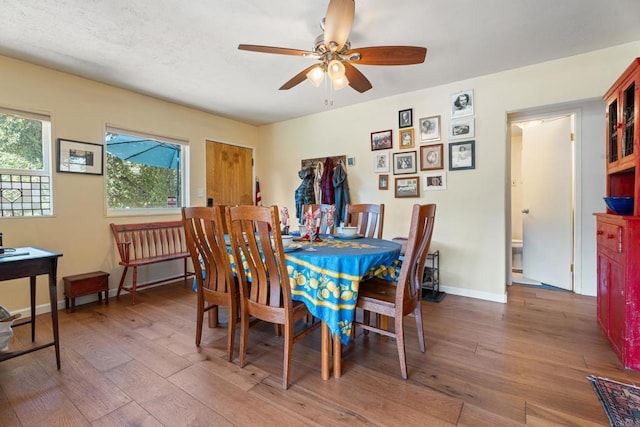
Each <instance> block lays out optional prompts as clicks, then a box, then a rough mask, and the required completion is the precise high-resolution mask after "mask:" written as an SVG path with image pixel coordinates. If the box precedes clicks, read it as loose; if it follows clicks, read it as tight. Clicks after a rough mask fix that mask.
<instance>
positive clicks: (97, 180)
mask: <svg viewBox="0 0 640 427" xmlns="http://www.w3.org/2000/svg"><path fill="white" fill-rule="evenodd" d="M0 94H1V96H0V105H2V106H3V107H7V108H15V109H19V110H25V111H35V112H43V113H45V114H50V115H51V121H52V137H53V141H55V139H56V138H59V137H63V138H68V139H73V140H79V141H86V142H93V143H98V144H100V143H103V141H104V131H105V123H109V124H113V125H116V126H119V127H122V128H124V129H132V130H138V131H143V132H144V131H146V132H151V133H155V134H160V135H164V136H170V137H176V138H180V139H184V140H187V141H189V150H190V164H191V168H190V176H189V179H190V181H191V188H190V196H191V197H190V204H191V205H194V206H198V205H199V206H204V205H205V199H204V198H198V197H196V195H197V193H196V190H197V188H204V187H205V183H206V180H205V146H204V141H205V139H207V138H208V139H212V140H216V141H226V142H231V143H238V144H242V145H245V146H252V147H255V146H256V142H257V141H258V139H257V134H258V129H257V128H256V127H254V126H250V125H246V124H243V123H239V122H235V121H232V120H228V119H224V118H221V117H218V116H214V115H211V114H206V113H203V112H201V111H197V110H194V109H190V108H186V107H182V106H179V105H176V104H172V103H169V102H165V101H161V100H159V99H155V98H151V97H148V96H143V95H139V94H136V93H133V92H130V91H127V90H123V89H118V88H115V87H113V86H108V85H104V84H100V83H96V82H93V81H90V80H86V79H82V78H79V77H76V76H72V75H70V74H65V73H61V72H57V71H53V70H51V69H48V68H44V67H38V66H35V65H32V64H29V63H26V62H22V61H17V60H14V59H11V58H8V57H3V56H0ZM54 154H55V142H54ZM53 164H54V166H53V167H54V169H55V161H54V163H53ZM104 193H105V184H104V177H103V176H88V175H79V174H68V173H56V172H54V173H53V203H54V216H53V217H48V218H4V219H0V232H2V233H3V234H4V244H5V246H9V247H20V246H40V247H43V248H45V249H50V250H52V251H56V252H61V253H62V254H63V257H62V258H60V261H59V266H58V277H59V278H61V277H63V276H67V275H73V274H80V273H86V272H90V271H95V270H103V271H106V272H108V273H111V277H110V280H109V282H110V287H111V288H112V289H113V288H114V287H117V284H118V281H119V278H120V274H121V271H122V270H121V268H120V267H119V266H118V259H117V252H116V250H115V247H114V244H113V238H112V237H111V232H110V231H109V223H111V222H118V223H123V222H151V221H163V220H175V219H179V218H180V214H179V212H178V211H177V210H176V211H175V212H174V213H172V214H171V215H163V216H137V217H107V216H106V215H105V204H104ZM172 267H173V268H172ZM179 268H180V263H179V262H176V263H175V265H174V266H171V265H168V266H159V265H158V266H154V267H153V268H152V269H146V268H143V269H142V270H141V271H140V282H145V281H149V280H150V279H152V278H157V277H167V276H169V275H172V274H175V273H173V272H171V271H170V270H172V269H174V270H175V269H179ZM130 275H131V273H129V279H128V280H129V281H130ZM152 276H153V277H152ZM46 283H47V282H46V277H39V278H38V292H37V296H38V299H37V303H38V304H39V305H43V304H44V306H43V309H48V305H47V304H45V303H46V302H47V301H48V290H47V287H46ZM58 283H59V284H61V283H62V281H61V280H59V281H58ZM27 284H28V280H27V281H25V280H18V281H12V282H7V283H2V290H1V293H0V304H2V305H4V306H5V307H7V308H8V309H9V310H10V311H15V310H19V309H23V308H25V307H28V306H29V286H28V285H27ZM62 291H63V289H62V286H59V288H58V296H59V299H61V298H62Z"/></svg>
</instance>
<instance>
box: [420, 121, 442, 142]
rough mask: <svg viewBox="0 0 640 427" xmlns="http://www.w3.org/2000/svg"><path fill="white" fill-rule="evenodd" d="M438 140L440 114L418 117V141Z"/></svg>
mask: <svg viewBox="0 0 640 427" xmlns="http://www.w3.org/2000/svg"><path fill="white" fill-rule="evenodd" d="M438 140H440V116H433V117H423V118H421V119H420V141H422V142H426V141H438Z"/></svg>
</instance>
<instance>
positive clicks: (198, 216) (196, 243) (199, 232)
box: [182, 206, 236, 298]
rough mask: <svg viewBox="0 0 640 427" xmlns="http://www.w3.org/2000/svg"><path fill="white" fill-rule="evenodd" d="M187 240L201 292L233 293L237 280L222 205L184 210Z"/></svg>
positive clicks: (183, 217) (183, 218) (183, 216)
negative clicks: (227, 241)
mask: <svg viewBox="0 0 640 427" xmlns="http://www.w3.org/2000/svg"><path fill="white" fill-rule="evenodd" d="M182 220H183V224H184V230H185V239H186V242H187V247H188V249H189V253H190V254H191V260H192V261H193V267H194V269H195V272H196V284H197V286H198V292H199V293H201V292H202V289H203V288H204V289H205V290H211V291H214V292H219V293H227V292H229V293H231V294H232V295H233V296H234V298H235V293H236V290H235V280H234V278H233V271H232V269H231V261H230V259H229V253H228V252H227V247H226V243H225V233H224V230H225V228H226V226H225V217H224V211H223V210H222V208H220V207H219V206H215V207H208V208H205V207H190V208H182Z"/></svg>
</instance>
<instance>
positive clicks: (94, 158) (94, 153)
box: [57, 138, 104, 175]
mask: <svg viewBox="0 0 640 427" xmlns="http://www.w3.org/2000/svg"><path fill="white" fill-rule="evenodd" d="M103 152H104V146H103V145H102V144H92V143H90V142H81V141H73V140H71V139H64V138H58V159H57V160H58V162H57V166H58V168H57V170H58V172H69V173H84V174H89V175H102V173H103V166H102V160H103V157H104V155H103Z"/></svg>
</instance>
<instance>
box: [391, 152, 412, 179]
mask: <svg viewBox="0 0 640 427" xmlns="http://www.w3.org/2000/svg"><path fill="white" fill-rule="evenodd" d="M417 171H418V166H417V165H416V152H415V151H408V152H406V153H393V174H394V175H403V174H406V173H416V172H417Z"/></svg>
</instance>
